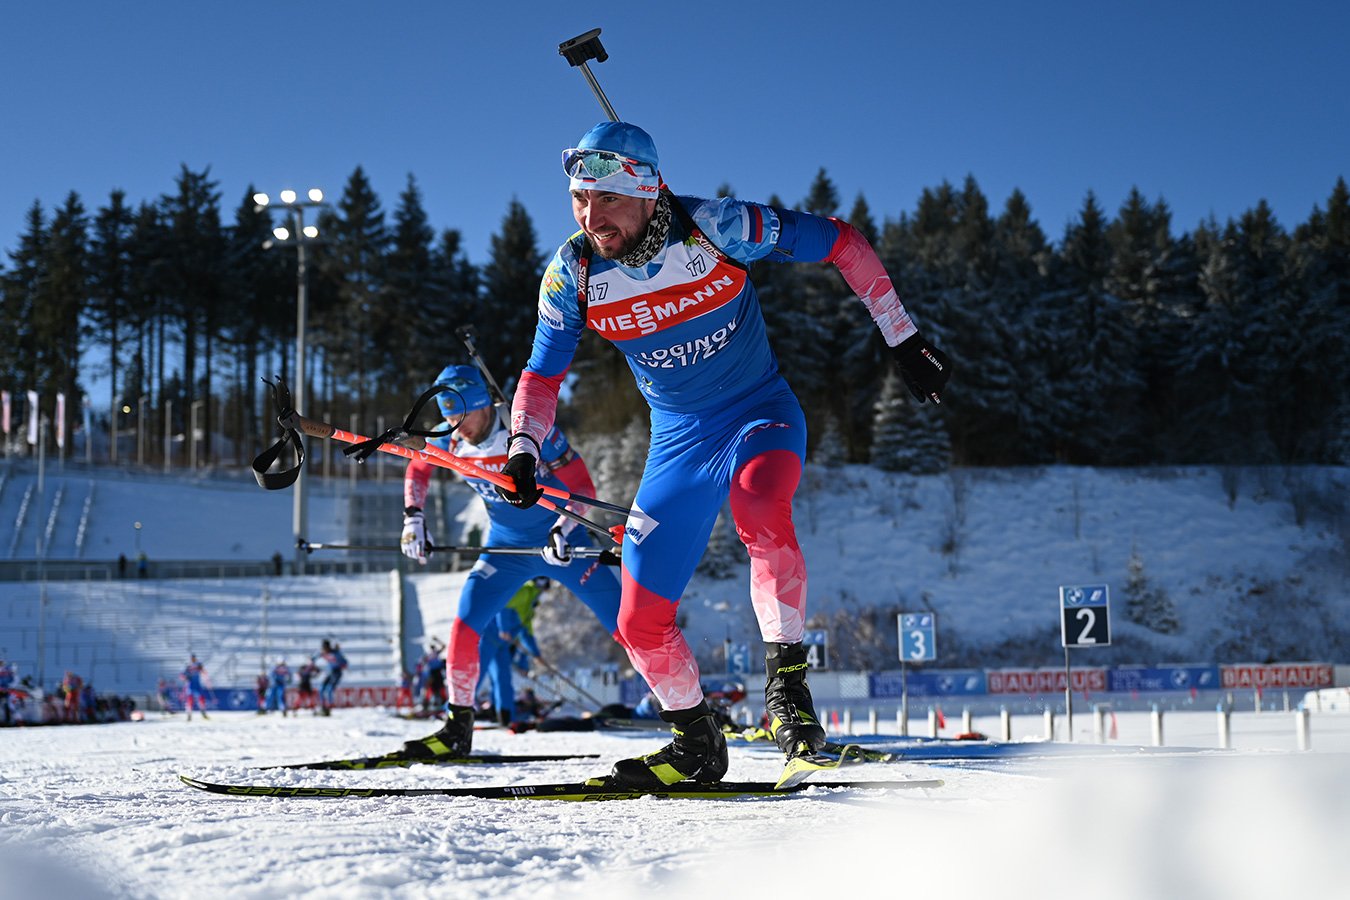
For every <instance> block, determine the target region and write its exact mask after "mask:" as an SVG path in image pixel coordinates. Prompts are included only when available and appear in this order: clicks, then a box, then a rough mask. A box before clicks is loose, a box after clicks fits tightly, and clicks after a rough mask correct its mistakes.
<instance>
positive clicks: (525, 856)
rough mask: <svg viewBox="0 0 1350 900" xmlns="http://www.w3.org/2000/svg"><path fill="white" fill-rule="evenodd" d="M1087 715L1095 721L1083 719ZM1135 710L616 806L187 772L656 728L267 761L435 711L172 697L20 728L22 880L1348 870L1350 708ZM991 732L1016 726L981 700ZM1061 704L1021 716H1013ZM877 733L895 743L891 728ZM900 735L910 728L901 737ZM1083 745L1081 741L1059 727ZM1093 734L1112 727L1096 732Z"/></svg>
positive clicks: (1164, 882)
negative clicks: (275, 708) (1007, 752)
mask: <svg viewBox="0 0 1350 900" xmlns="http://www.w3.org/2000/svg"><path fill="white" fill-rule="evenodd" d="M1077 724H1078V723H1077V720H1075V725H1076V727H1075V731H1078V730H1079V729H1078V727H1077ZM1165 724H1166V735H1167V740H1166V744H1167V748H1166V749H1165V750H1163V751H1157V750H1151V751H1150V750H1145V749H1140V748H1132V747H1130V746H1129V745H1131V744H1138V745H1145V746H1146V745H1148V744H1150V732H1151V722H1150V721H1149V717H1148V715H1147V714H1144V713H1122V714H1120V716H1119V731H1120V739H1119V740H1118V741H1115V742H1112V743H1111V744H1110V745H1109V747H1108V748H1107V749H1109V750H1111V751H1113V752H1112V753H1111V755H1109V756H1102V755H1094V756H1063V755H1057V756H1055V757H1053V758H1040V759H1037V758H1025V757H1023V758H1016V759H1007V760H1002V761H999V760H994V761H981V762H978V763H970V764H964V765H963V764H959V763H958V764H952V763H891V764H879V763H870V764H866V765H860V766H854V767H852V768H850V769H847V770H844V771H843V772H842V773H841V775H840V777H841V778H866V779H879V778H933V777H938V778H942V779H944V780H945V785H944V786H942V787H940V788H935V789H926V790H909V791H895V792H890V793H877V792H822V791H812V792H807V793H805V794H799V795H794V796H791V797H785V798H771V799H742V800H730V801H709V800H654V799H643V800H634V801H625V802H613V803H604V804H589V803H564V802H557V801H531V802H525V801H516V802H506V801H492V800H460V799H453V800H450V799H444V798H439V799H438V798H411V799H355V800H300V799H237V798H231V797H221V796H216V795H212V794H206V793H202V792H199V791H196V790H193V789H190V788H188V787H186V786H184V785H182V784H181V783H180V782H179V781H178V780H177V777H176V775H177V774H178V773H180V772H182V773H188V774H192V775H195V776H198V777H201V778H204V779H207V780H212V779H214V780H218V781H250V782H253V781H258V782H265V783H268V784H283V785H339V784H340V785H360V786H373V785H409V786H411V785H416V786H455V785H464V784H478V783H483V784H488V783H492V784H504V783H525V782H532V781H570V780H577V779H581V778H584V777H586V776H589V775H591V774H595V773H597V772H602V771H605V770H607V769H608V767H609V765H610V764H611V762H612V761H613V760H614V759H616V758H619V757H622V756H627V755H631V754H634V753H637V752H644V751H646V750H649V749H652V748H654V747H655V746H657V745H658V744H659V743H661V742H662V741H663V740H664V738H662V737H659V736H653V735H650V734H628V735H624V734H600V733H558V732H553V733H547V734H540V733H525V734H520V735H513V734H511V733H509V732H505V731H501V730H484V731H480V732H479V733H478V735H477V737H476V742H475V743H476V749H477V750H479V751H483V752H492V751H498V752H509V753H544V752H547V753H557V752H576V753H597V754H600V757H599V759H596V760H582V761H575V762H570V761H569V762H554V763H540V764H527V765H513V766H494V767H473V768H466V767H460V768H452V767H427V766H421V767H416V768H412V769H402V770H384V771H375V772H319V771H261V770H260V769H259V768H257V767H262V766H268V765H273V764H282V763H290V762H299V761H303V760H306V759H317V758H327V757H330V756H332V755H339V754H348V753H353V754H354V753H371V752H383V751H385V750H388V749H392V748H394V747H396V746H397V745H398V744H399V743H400V742H401V741H403V740H405V739H407V738H409V737H416V736H420V735H422V734H424V733H426V731H427V728H428V726H427V724H426V723H425V722H416V721H407V720H403V719H400V718H396V717H393V716H391V715H388V714H387V713H385V712H384V711H382V710H378V709H353V710H338V711H337V712H336V713H335V714H334V716H333V717H331V718H314V717H310V716H302V717H300V718H286V719H283V718H278V717H276V716H275V715H271V716H266V717H263V716H257V715H253V714H247V713H223V712H222V713H216V714H213V715H212V716H211V719H210V720H209V721H203V720H201V718H200V717H194V718H193V720H192V721H191V722H188V721H185V720H184V717H183V716H182V715H176V716H160V715H159V714H152V715H151V716H150V717H149V718H148V719H147V720H146V721H144V722H127V723H121V724H115V725H97V726H79V727H48V728H24V729H8V730H5V731H4V732H0V900H20V898H22V900H32V898H39V897H41V898H66V897H69V898H123V897H129V898H188V897H192V898H197V897H208V898H213V897H231V898H234V897H242V898H281V897H301V896H303V897H315V898H348V897H350V898H413V897H443V898H445V897H448V898H468V897H492V898H525V897H530V898H571V897H586V898H597V897H599V898H610V897H613V898H627V897H690V896H695V897H696V896H724V895H727V894H733V895H738V894H742V893H754V894H771V895H775V896H776V895H780V894H785V895H787V896H793V897H827V896H849V895H859V894H861V895H866V896H877V897H897V896H937V895H943V896H950V895H958V896H959V895H964V894H966V893H978V894H979V895H981V896H991V897H998V898H1012V900H1018V898H1033V897H1034V898H1037V900H1046V898H1059V897H1075V898H1077V897H1083V898H1088V897H1090V898H1094V900H1116V898H1122V900H1123V898H1131V900H1144V898H1149V900H1154V898H1164V897H1185V898H1187V900H1207V898H1223V900H1235V898H1236V900H1243V898H1252V900H1258V898H1259V900H1271V898H1275V897H1300V898H1301V897H1322V896H1345V893H1346V891H1347V890H1350V855H1348V854H1346V853H1345V847H1344V841H1345V835H1346V834H1350V713H1348V712H1346V711H1345V710H1344V706H1342V708H1341V711H1338V712H1337V711H1323V712H1319V713H1314V714H1312V717H1311V726H1310V734H1311V750H1310V751H1307V752H1300V751H1298V750H1297V749H1296V747H1297V740H1296V728H1295V723H1294V716H1293V714H1289V713H1261V714H1257V713H1252V712H1247V713H1235V714H1234V716H1233V719H1232V736H1233V746H1234V748H1236V749H1234V750H1232V751H1219V750H1216V749H1214V748H1215V746H1216V727H1215V725H1216V721H1215V714H1214V713H1208V714H1206V713H1185V714H1181V713H1175V714H1169V716H1168V717H1167V719H1166V723H1165ZM975 725H976V727H977V728H981V729H982V730H984V731H986V733H992V732H994V731H995V730H996V727H997V725H996V723H995V722H987V721H982V720H979V719H977V720H976V722H975ZM1038 728H1039V721H1038V720H1037V719H1032V720H1030V721H1021V720H1018V721H1017V722H1016V724H1015V729H1014V730H1015V734H1026V733H1035V732H1036V731H1037V730H1038ZM868 740H869V741H874V740H882V741H883V743H884V739H878V738H870V737H869V738H868ZM891 745H892V746H894V745H895V741H894V740H892V741H891ZM1061 746H1062V745H1061ZM1076 746H1077V747H1078V749H1079V750H1081V751H1084V752H1085V753H1090V752H1096V753H1098V754H1100V751H1101V750H1102V748H1100V747H1096V746H1092V745H1088V744H1079V745H1076ZM731 753H732V764H731V771H730V773H729V775H728V777H729V778H735V779H771V778H773V777H775V776H776V773H777V770H778V769H779V767H780V761H781V759H780V757H779V756H778V755H777V754H776V752H774V751H772V750H770V749H768V748H761V747H759V746H758V745H752V746H750V747H746V746H740V747H733V749H732V750H731Z"/></svg>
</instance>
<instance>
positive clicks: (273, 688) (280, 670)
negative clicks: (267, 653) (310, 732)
mask: <svg viewBox="0 0 1350 900" xmlns="http://www.w3.org/2000/svg"><path fill="white" fill-rule="evenodd" d="M290 683H291V667H290V666H288V665H286V660H285V659H278V660H277V664H276V665H275V666H273V667H272V677H271V679H270V682H269V684H268V687H267V711H268V712H276V711H280V712H281V715H282V716H283V717H284V716H285V715H286V688H287V687H289V686H290Z"/></svg>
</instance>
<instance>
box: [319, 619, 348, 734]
mask: <svg viewBox="0 0 1350 900" xmlns="http://www.w3.org/2000/svg"><path fill="white" fill-rule="evenodd" d="M319 655H320V656H321V657H322V658H323V661H324V664H325V665H326V666H327V667H328V672H327V674H325V675H324V676H323V683H322V684H320V685H319V706H320V708H321V710H322V712H323V714H324V715H325V716H331V715H332V714H333V701H334V697H335V695H336V691H337V686H338V683H339V682H340V681H342V673H343V672H344V671H345V670H346V668H347V657H345V656H343V655H342V647H341V646H340V645H339V644H338V642H337V641H330V640H328V639H327V638H324V641H323V645H322V647H321V648H320V651H319Z"/></svg>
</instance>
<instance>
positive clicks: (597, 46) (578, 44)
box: [558, 28, 619, 122]
mask: <svg viewBox="0 0 1350 900" xmlns="http://www.w3.org/2000/svg"><path fill="white" fill-rule="evenodd" d="M558 54H559V55H560V56H562V57H563V59H565V60H567V64H568V65H570V66H572V67H574V68H579V69H581V74H582V75H583V76H584V77H585V79H586V83H587V84H589V85H590V86H591V93H593V94H595V99H596V100H599V101H600V108H601V109H603V110H604V111H605V115H607V116H609V120H610V121H611V122H617V121H619V114H618V113H616V112H615V111H614V107H612V106H610V105H609V98H608V97H606V96H605V92H604V91H602V90H601V89H600V82H598V81H596V80H595V76H594V75H592V74H591V68H590V66H588V65H586V61H587V60H590V59H593V60H595V61H596V62H598V63H602V62H604V61H605V60H607V59H609V54H608V53H606V52H605V47H604V45H603V44H601V43H600V29H599V28H592V29H591V30H590V31H588V32H586V33H585V34H579V35H577V36H576V37H574V38H572V39H571V40H566V41H563V42H562V43H561V44H559V45H558Z"/></svg>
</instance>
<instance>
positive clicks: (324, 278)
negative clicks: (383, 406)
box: [311, 166, 405, 419]
mask: <svg viewBox="0 0 1350 900" xmlns="http://www.w3.org/2000/svg"><path fill="white" fill-rule="evenodd" d="M319 232H320V234H323V235H326V236H327V238H326V242H325V243H324V244H323V245H321V247H320V252H319V253H317V254H316V257H317V261H318V264H317V267H316V268H317V270H318V272H319V278H317V279H315V280H314V281H313V282H311V285H312V287H314V288H317V290H315V291H314V292H313V294H312V296H314V299H315V301H316V302H315V303H314V304H313V309H314V312H315V316H314V318H313V319H312V321H313V322H314V326H313V328H314V331H315V332H316V336H317V338H318V341H317V342H318V343H319V345H320V346H321V347H322V349H323V355H324V358H325V359H326V360H328V362H329V364H330V365H331V366H332V367H333V370H334V375H333V382H334V385H335V388H336V389H338V390H340V391H341V392H343V393H345V394H346V395H347V396H349V397H350V398H352V401H353V403H354V405H355V409H354V412H355V413H356V415H357V416H358V417H359V418H361V419H364V418H365V417H366V416H367V414H368V412H369V409H370V407H371V405H372V404H377V403H379V402H381V401H383V400H384V399H385V397H384V395H383V393H382V390H381V389H382V385H380V383H379V376H380V374H381V372H383V371H384V359H383V354H384V352H385V348H382V347H380V346H379V345H377V344H376V342H375V335H376V333H377V332H376V326H375V324H374V320H375V318H376V317H377V316H378V315H379V306H380V303H381V301H382V299H383V295H384V277H385V271H384V268H385V253H386V252H387V250H388V247H389V232H388V229H387V227H386V225H385V220H384V210H383V209H382V208H381V205H380V200H379V197H377V196H376V194H375V191H374V189H373V188H372V187H371V184H370V179H369V178H367V177H366V173H365V171H364V170H363V169H362V168H361V167H360V166H357V167H356V169H355V170H354V171H353V172H352V174H351V176H350V177H349V178H348V179H347V184H346V185H345V186H344V188H343V191H342V198H341V199H340V200H339V201H338V206H337V211H336V212H328V213H325V214H324V215H322V216H320V218H319ZM389 399H396V400H397V401H398V402H403V401H404V400H405V398H404V397H402V396H398V395H395V396H393V397H390V398H389Z"/></svg>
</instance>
